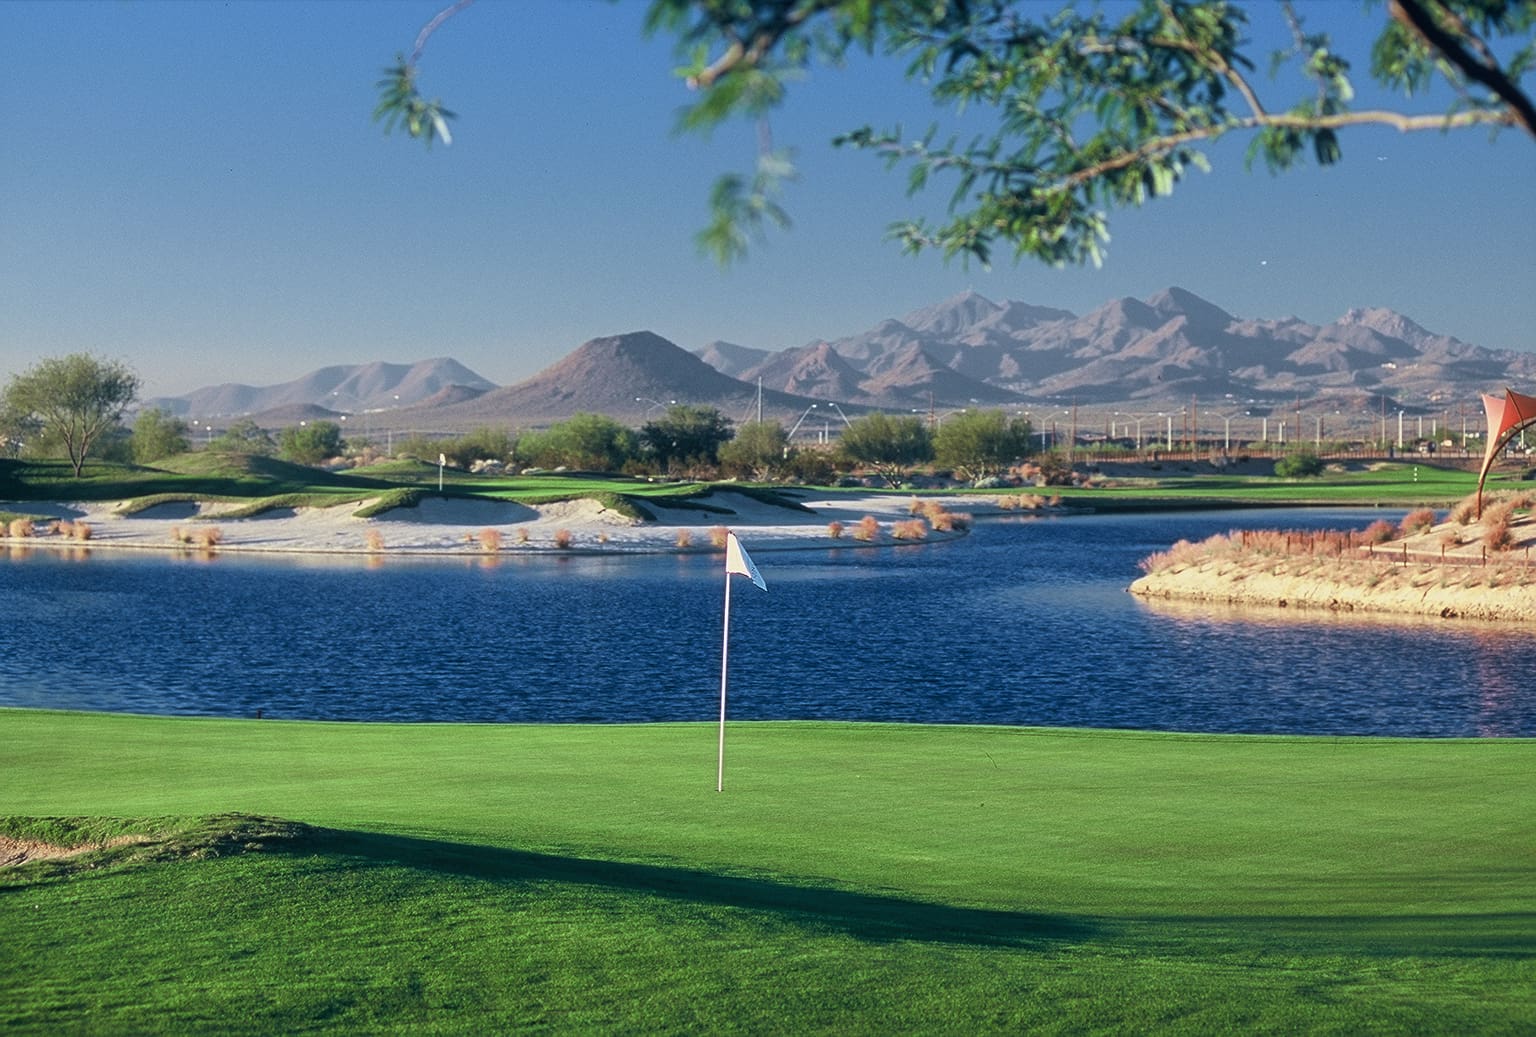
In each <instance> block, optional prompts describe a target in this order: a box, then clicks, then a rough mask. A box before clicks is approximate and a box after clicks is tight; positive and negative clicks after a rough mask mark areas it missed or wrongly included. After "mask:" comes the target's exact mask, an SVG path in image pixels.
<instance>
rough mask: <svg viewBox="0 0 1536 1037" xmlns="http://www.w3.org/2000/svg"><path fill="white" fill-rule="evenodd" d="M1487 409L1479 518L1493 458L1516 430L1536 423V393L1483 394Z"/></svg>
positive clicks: (1509, 390)
mask: <svg viewBox="0 0 1536 1037" xmlns="http://www.w3.org/2000/svg"><path fill="white" fill-rule="evenodd" d="M1483 409H1484V410H1485V411H1487V412H1488V449H1487V450H1486V451H1485V452H1484V454H1483V467H1482V470H1481V471H1479V472H1478V473H1477V517H1478V518H1482V517H1483V483H1484V481H1486V480H1487V478H1488V472H1489V470H1490V469H1491V468H1493V459H1494V458H1496V457H1498V456H1499V451H1500V450H1502V449H1504V445H1505V444H1506V443H1508V442H1509V441H1510V440H1511V439H1512V438H1514V435H1515V433H1516V432H1519V431H1520V430H1521V429H1523V428H1525V427H1526V426H1527V425H1529V424H1531V423H1532V422H1536V396H1522V395H1521V394H1520V393H1517V392H1515V391H1514V390H1513V389H1505V390H1504V395H1503V396H1489V395H1488V394H1487V393H1484V394H1483Z"/></svg>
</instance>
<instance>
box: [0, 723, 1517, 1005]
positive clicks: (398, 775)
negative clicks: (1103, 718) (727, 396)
mask: <svg viewBox="0 0 1536 1037" xmlns="http://www.w3.org/2000/svg"><path fill="white" fill-rule="evenodd" d="M713 736H714V729H713V727H712V726H711V725H708V724H698V725H690V724H668V725H636V726H600V727H594V726H495V725H386V724H311V723H289V722H274V721H234V720H219V719H190V718H150V717H125V716H105V715H93V714H67V713H49V712H33V711H20V710H4V711H0V790H3V791H0V812H3V813H4V814H8V815H21V816H38V815H86V816H101V815H110V816H116V817H126V818H163V817H168V816H175V817H192V816H196V815H205V814H213V813H222V812H227V811H241V812H244V813H249V814H260V815H268V816H275V817H282V818H289V819H293V820H297V821H302V822H306V823H308V824H310V825H316V826H321V827H322V831H320V832H318V833H317V834H314V835H313V836H312V837H310V838H307V839H304V840H300V841H298V842H296V843H295V844H294V845H292V846H290V847H287V848H286V849H279V850H278V851H275V852H265V853H250V854H242V855H237V856H230V857H220V858H217V859H212V860H191V859H181V860H171V861H167V862H162V863H154V864H146V865H142V866H134V867H108V868H104V869H102V870H101V871H100V872H99V873H93V872H77V873H75V874H74V875H73V876H72V877H70V878H69V879H68V880H67V881H49V882H36V883H28V884H24V885H20V886H15V885H13V886H12V888H10V889H8V890H4V891H3V892H0V925H4V926H5V927H6V931H7V932H10V933H13V934H15V935H14V936H13V938H11V939H9V940H7V941H5V943H4V948H3V949H0V1003H3V1004H5V1005H7V1007H6V1008H4V1009H0V1023H4V1024H10V1025H15V1026H18V1027H20V1028H22V1029H28V1028H32V1029H39V1030H42V1029H50V1028H58V1027H59V1026H65V1027H68V1026H73V1025H76V1024H80V1023H82V1022H83V1021H92V1020H96V1021H101V1022H102V1024H103V1025H102V1028H103V1029H122V1028H124V1027H126V1028H128V1029H136V1028H139V1027H138V1025H137V1024H136V1020H141V1017H142V1019H148V1020H151V1023H150V1024H146V1025H145V1027H144V1028H147V1029H155V1028H168V1029H178V1028H186V1027H193V1028H196V1027H199V1026H204V1025H206V1026H208V1027H217V1028H221V1029H230V1028H232V1029H240V1028H242V1027H245V1028H249V1029H251V1030H262V1029H271V1028H273V1027H281V1028H285V1029H308V1028H321V1029H324V1028H331V1027H338V1028H349V1029H350V1028H362V1029H384V1030H389V1029H422V1028H426V1029H434V1028H439V1029H444V1030H449V1031H460V1032H465V1031H469V1030H474V1029H481V1028H485V1027H493V1028H494V1027H507V1026H515V1027H519V1028H531V1029H540V1028H549V1029H554V1030H570V1029H620V1030H622V1029H662V1030H667V1029H673V1030H677V1029H697V1028H708V1029H732V1028H740V1029H743V1030H746V1031H755V1032H768V1031H782V1030H786V1029H792V1030H797V1031H805V1030H833V1029H835V1030H840V1031H843V1032H850V1031H853V1032H859V1031H863V1032H869V1031H873V1030H890V1029H893V1028H899V1029H904V1030H913V1031H926V1032H953V1031H954V1030H955V1029H956V1028H963V1029H968V1030H978V1029H979V1030H990V1029H1010V1028H1017V1027H1019V1026H1029V1027H1032V1028H1041V1029H1046V1030H1050V1029H1053V1028H1054V1029H1071V1030H1075V1029H1081V1028H1094V1027H1107V1028H1110V1029H1172V1030H1180V1029H1191V1030H1210V1029H1213V1028H1233V1027H1243V1028H1255V1027H1256V1028H1261V1029H1263V1028H1269V1029H1296V1028H1303V1029H1314V1028H1322V1029H1358V1028H1366V1029H1372V1028H1375V1029H1386V1030H1409V1029H1411V1030H1417V1031H1420V1032H1423V1031H1426V1030H1428V1031H1436V1030H1438V1031H1441V1032H1452V1031H1455V1030H1465V1029H1466V1028H1468V1027H1471V1028H1476V1029H1480V1030H1483V1031H1498V1030H1501V1029H1502V1030H1510V1031H1518V1030H1520V1029H1523V1028H1528V1027H1529V1026H1530V1025H1532V1024H1533V1023H1536V1013H1533V1010H1532V1009H1531V1008H1530V1007H1529V1006H1530V1005H1531V1004H1532V1003H1533V1002H1536V980H1533V978H1532V977H1533V975H1536V968H1533V967H1532V966H1533V964H1536V963H1533V960H1532V959H1533V958H1536V826H1533V825H1532V824H1531V823H1530V820H1529V819H1530V817H1531V816H1532V807H1533V806H1536V742H1532V741H1530V740H1486V741H1471V740H1446V741H1417V740H1389V739H1321V738H1267V737H1266V738H1258V737H1221V736H1184V735H1160V734H1143V733H1134V732H1085V731H1062V730H1038V729H1017V728H979V727H945V726H906V725H857V724H820V723H749V724H736V725H732V726H731V728H730V732H729V738H728V746H727V770H726V791H725V793H724V794H717V793H716V792H715V791H714V763H715V755H714V754H715V742H714V737H713ZM3 881H13V880H3ZM145 1013H147V1014H145ZM161 1023H164V1026H163V1027H162V1026H161ZM112 1024H115V1025H112Z"/></svg>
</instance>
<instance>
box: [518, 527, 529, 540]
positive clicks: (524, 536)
mask: <svg viewBox="0 0 1536 1037" xmlns="http://www.w3.org/2000/svg"><path fill="white" fill-rule="evenodd" d="M517 542H518V543H519V544H526V543H527V542H528V527H527V526H518V527H517Z"/></svg>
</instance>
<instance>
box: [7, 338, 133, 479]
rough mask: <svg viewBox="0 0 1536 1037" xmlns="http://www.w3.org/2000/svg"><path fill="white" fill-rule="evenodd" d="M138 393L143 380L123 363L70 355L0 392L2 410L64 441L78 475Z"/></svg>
mask: <svg viewBox="0 0 1536 1037" xmlns="http://www.w3.org/2000/svg"><path fill="white" fill-rule="evenodd" d="M138 395H139V378H138V376H137V375H135V374H134V373H133V372H132V371H131V370H129V369H128V368H127V367H126V366H124V365H123V364H121V363H118V362H117V361H115V360H102V359H99V358H97V357H94V356H91V355H89V354H87V353H71V354H70V355H69V356H63V357H52V358H49V359H47V360H42V361H39V362H38V363H37V364H36V365H35V366H34V367H32V368H30V369H29V370H27V371H24V372H22V373H21V374H19V375H16V376H15V377H14V378H12V379H11V381H10V383H9V384H8V385H7V386H6V387H5V391H4V393H3V394H0V412H3V413H6V414H9V415H12V419H13V420H19V421H23V422H26V423H29V424H30V425H31V426H32V427H33V428H35V429H37V430H38V431H39V432H40V433H41V434H42V435H44V436H46V437H47V438H48V439H50V440H52V441H55V442H59V443H63V444H64V449H65V450H66V452H67V453H68V455H69V463H70V465H71V466H73V468H74V470H75V478H77V479H78V478H79V477H80V472H81V469H83V468H84V467H85V459H86V456H87V455H88V454H90V452H91V449H92V447H94V446H95V445H96V444H97V443H98V441H99V440H100V439H101V438H102V437H103V436H105V435H107V434H108V433H110V432H111V431H113V430H114V429H116V428H117V427H118V426H119V424H120V423H121V422H122V420H123V414H124V412H126V411H127V409H128V407H129V405H130V404H132V403H133V401H134V400H135V399H136V398H137V397H138Z"/></svg>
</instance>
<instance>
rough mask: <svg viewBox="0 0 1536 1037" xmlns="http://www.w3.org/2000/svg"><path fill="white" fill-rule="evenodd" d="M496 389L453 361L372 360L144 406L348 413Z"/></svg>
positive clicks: (231, 413)
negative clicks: (308, 409) (311, 409)
mask: <svg viewBox="0 0 1536 1037" xmlns="http://www.w3.org/2000/svg"><path fill="white" fill-rule="evenodd" d="M494 388H496V383H495V382H492V381H490V380H488V379H485V378H482V377H481V376H480V375H478V374H476V373H475V372H473V371H471V370H470V369H469V368H467V367H465V366H464V365H463V364H461V363H459V362H458V361H457V360H452V359H449V358H447V357H438V358H434V359H431V360H419V361H417V362H416V363H414V364H390V363H384V362H382V361H374V362H373V363H367V364H353V365H338V366H333V367H322V368H320V369H319V370H317V371H311V372H310V373H309V374H307V375H304V376H303V377H301V378H296V379H294V380H293V381H291V382H283V383H281V384H279V385H268V386H252V385H241V384H238V383H233V382H230V383H225V384H224V385H215V386H209V387H208V388H204V389H197V390H195V391H193V392H190V393H187V394H186V395H185V396H161V397H155V398H153V399H149V400H145V401H144V404H143V405H144V406H145V407H159V408H161V409H163V410H165V411H168V412H169V413H171V414H175V415H178V416H182V417H186V416H194V415H195V416H198V417H210V418H212V417H241V416H246V415H255V414H260V413H263V412H277V411H282V410H284V409H286V408H296V407H305V406H308V407H319V408H323V409H324V410H327V411H331V412H334V413H336V414H351V413H357V412H362V411H378V410H386V409H390V408H394V407H403V406H410V405H414V404H420V403H422V402H424V401H427V400H431V399H433V398H434V397H439V398H442V399H455V400H457V399H462V398H463V397H464V396H465V395H472V394H478V393H483V392H488V391H490V390H491V389H494Z"/></svg>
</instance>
